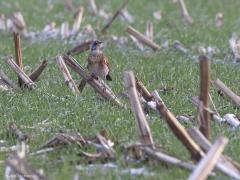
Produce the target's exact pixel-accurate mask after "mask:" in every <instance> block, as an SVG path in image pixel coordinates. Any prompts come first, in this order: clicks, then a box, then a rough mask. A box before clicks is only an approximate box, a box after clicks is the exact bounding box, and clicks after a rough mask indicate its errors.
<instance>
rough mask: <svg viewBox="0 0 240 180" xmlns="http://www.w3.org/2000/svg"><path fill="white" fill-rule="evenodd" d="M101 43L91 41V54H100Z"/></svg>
mask: <svg viewBox="0 0 240 180" xmlns="http://www.w3.org/2000/svg"><path fill="white" fill-rule="evenodd" d="M102 45H103V42H101V41H99V40H96V41H93V43H92V45H91V51H92V52H101V51H102V48H103V46H102Z"/></svg>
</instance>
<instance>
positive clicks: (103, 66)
mask: <svg viewBox="0 0 240 180" xmlns="http://www.w3.org/2000/svg"><path fill="white" fill-rule="evenodd" d="M102 45H103V42H102V41H99V40H95V41H93V43H92V44H91V47H90V53H89V55H88V58H87V63H88V64H87V69H88V71H89V72H90V74H91V77H92V78H94V79H96V80H98V78H101V79H102V80H104V82H105V83H106V81H112V77H111V76H110V71H109V61H108V58H107V56H105V54H104V52H103V46H102ZM85 84H86V81H84V80H82V81H81V83H80V84H79V86H78V89H79V91H80V92H81V91H82V89H83V88H84V86H85Z"/></svg>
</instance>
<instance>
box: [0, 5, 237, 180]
mask: <svg viewBox="0 0 240 180" xmlns="http://www.w3.org/2000/svg"><path fill="white" fill-rule="evenodd" d="M52 2H53V8H52V9H51V10H48V8H46V7H47V1H46V0H45V1H35V0H28V1H26V0H19V1H15V0H8V1H1V2H0V7H3V8H1V12H2V13H5V14H10V13H12V12H14V11H16V10H17V9H18V10H20V11H21V12H22V14H23V16H24V18H25V21H26V23H27V25H28V29H29V30H30V31H40V30H41V29H42V28H43V26H44V25H45V24H46V23H47V22H50V21H55V22H56V23H57V25H59V24H60V23H61V22H63V21H69V22H70V23H71V22H72V14H71V13H70V12H67V11H66V10H64V6H63V3H61V2H59V1H58V0H52ZM74 4H75V5H76V6H78V5H82V6H86V4H85V3H83V2H79V1H74ZM120 4H121V3H120V2H119V1H108V2H105V1H104V0H101V1H97V5H98V6H100V7H103V8H104V9H105V10H106V11H107V12H111V13H113V12H114V11H115V9H117V8H118V7H119V6H120ZM186 4H187V6H188V8H189V13H190V14H191V15H192V17H193V19H194V21H195V24H194V25H193V26H187V25H186V24H184V23H183V22H182V19H181V17H180V15H179V14H180V12H179V8H178V5H177V4H173V3H172V1H169V0H162V1H147V0H142V1H131V2H130V3H129V7H128V9H129V11H130V13H132V15H133V16H134V18H135V22H134V23H133V24H132V26H134V27H135V28H136V29H138V30H139V31H141V32H144V31H145V23H146V21H147V20H149V19H150V20H152V21H153V24H154V34H155V41H156V42H157V43H158V44H162V43H164V42H165V41H166V40H168V41H169V44H170V47H169V48H168V49H167V50H163V51H160V52H151V51H148V52H145V53H143V52H140V51H138V50H137V48H136V47H135V45H134V44H133V43H132V42H131V40H129V43H128V44H127V47H126V48H124V49H120V48H118V46H116V45H115V44H114V43H112V42H111V41H110V36H108V35H110V34H114V35H118V36H127V34H126V32H125V29H126V25H125V24H124V23H123V22H122V21H121V20H119V19H117V20H116V21H115V22H114V23H113V24H112V26H111V27H110V29H109V30H108V34H107V35H105V36H103V37H101V39H103V40H104V41H106V42H108V43H107V45H106V48H105V53H106V55H107V56H108V57H109V59H110V66H111V72H112V77H113V79H114V81H113V82H111V83H109V85H110V86H111V87H112V88H113V90H114V91H115V92H116V93H121V92H123V91H124V87H123V80H122V79H123V78H122V75H123V71H124V70H133V71H134V73H135V74H137V75H138V77H139V78H141V79H142V80H143V82H144V83H145V85H146V86H147V87H149V89H150V90H154V89H157V90H158V91H159V92H160V96H161V97H162V99H163V100H164V102H165V103H166V105H167V106H168V107H169V108H170V110H171V111H172V112H173V113H174V114H176V115H181V114H184V113H187V114H190V115H196V113H197V112H196V108H195V107H193V106H192V104H191V103H190V102H189V97H191V96H194V95H198V94H199V66H198V63H196V62H193V61H192V60H190V59H189V58H188V57H186V56H184V55H182V54H180V53H179V52H177V51H176V50H174V49H173V48H172V44H173V42H174V40H179V41H181V42H182V43H183V44H185V46H186V47H187V48H189V49H191V48H192V47H193V46H198V45H203V46H214V47H217V48H218V49H219V53H218V54H216V55H214V56H213V58H212V59H224V58H225V56H226V54H230V50H229V44H228V39H229V38H230V35H231V33H232V32H237V33H238V30H239V28H240V20H239V13H238V12H239V8H240V1H237V0H212V1H208V0H202V1H190V0H186ZM9 5H11V6H9ZM158 9H160V10H161V11H162V16H163V18H162V20H161V21H160V22H157V21H156V20H155V19H154V18H153V15H152V14H153V11H155V10H158ZM218 12H222V13H223V15H224V25H223V27H222V28H220V29H216V28H215V26H214V19H215V14H216V13H218ZM87 24H92V26H93V27H94V29H95V30H96V31H97V32H98V33H99V30H100V28H101V27H103V25H104V24H105V22H104V21H103V20H102V19H101V18H98V17H97V18H96V17H93V16H91V15H90V14H88V12H87V10H86V8H85V14H84V18H83V22H82V27H83V26H84V25H87ZM99 37H100V34H99ZM70 47H71V46H70V45H67V44H64V43H62V41H61V40H58V39H57V40H49V41H47V42H44V43H43V42H41V43H31V42H29V41H24V40H23V41H22V49H23V63H24V66H28V69H27V72H30V70H31V69H33V68H34V67H35V66H36V65H37V64H39V62H40V61H41V60H42V59H45V58H47V59H49V58H50V57H55V56H56V55H57V54H59V53H63V52H64V51H66V50H67V49H69V48H70ZM193 52H194V53H195V54H196V55H198V54H197V51H196V50H194V49H193ZM87 53H88V52H86V53H83V54H80V55H78V56H77V57H76V58H77V59H78V60H79V62H80V63H81V64H83V65H84V64H86V62H85V59H86V57H87ZM5 55H14V49H13V41H12V36H11V35H10V34H7V33H0V57H3V56H5ZM229 61H231V59H229ZM0 67H1V68H2V69H4V71H5V72H6V73H7V74H8V75H9V76H10V77H11V78H12V79H14V80H17V79H16V75H15V74H14V72H13V71H12V70H11V69H10V68H9V67H8V66H7V65H6V64H5V63H4V59H1V61H0ZM239 73H240V70H239V65H236V64H231V63H230V64H212V65H211V77H212V79H213V80H214V79H216V78H219V79H221V80H222V81H223V82H224V83H226V85H228V86H229V87H230V88H231V89H232V90H233V91H234V92H236V93H237V94H240V85H239V82H240V76H239ZM71 74H72V75H73V78H74V79H75V80H76V81H77V82H79V81H80V78H79V77H78V76H77V75H76V74H75V73H74V72H72V71H71ZM164 88H167V89H170V90H169V91H167V93H163V92H162V91H161V90H162V89H164ZM211 94H212V96H213V100H214V102H215V104H216V106H217V109H218V110H219V112H220V113H221V115H224V114H225V113H234V114H237V115H240V111H239V109H235V108H234V107H233V105H232V103H231V102H230V101H229V99H228V98H224V99H223V98H221V97H219V96H218V95H217V93H216V89H214V88H213V87H211ZM122 101H123V102H125V103H127V105H128V107H129V108H128V110H124V109H120V108H118V107H116V106H113V105H112V104H111V103H109V102H107V101H105V100H103V99H101V98H99V96H98V95H97V94H96V93H95V92H94V91H93V90H92V89H91V88H90V87H89V86H87V87H86V89H84V92H83V93H82V94H81V95H80V96H79V97H77V98H76V97H75V96H74V95H73V94H72V92H71V91H70V90H69V89H68V87H67V86H66V85H65V84H64V80H63V76H62V74H61V72H60V71H59V70H58V67H57V65H56V63H55V62H53V61H51V62H50V63H49V66H48V67H47V69H46V70H45V71H44V73H43V74H42V76H41V78H40V81H38V82H37V88H36V90H34V91H28V90H24V91H18V92H17V93H9V92H4V91H0V129H1V130H0V134H1V139H4V140H6V141H7V145H9V146H10V145H14V144H15V143H16V140H15V139H14V138H11V137H8V136H7V135H6V129H7V127H8V124H9V122H12V121H13V122H15V123H16V124H17V125H18V126H20V127H21V129H22V131H24V132H26V133H28V134H30V136H31V137H32V138H31V140H30V143H29V146H30V151H34V150H35V149H36V148H38V147H39V146H40V145H41V144H43V143H44V142H46V141H47V140H48V139H50V138H51V137H52V136H54V134H55V133H56V132H59V130H64V131H71V132H80V133H81V134H83V135H95V134H96V133H97V132H99V131H100V130H101V129H102V128H105V129H106V130H107V131H108V133H109V135H110V137H111V139H113V141H117V142H119V143H120V144H121V145H124V144H128V143H131V142H136V141H138V136H137V131H136V125H135V120H134V116H133V114H132V112H131V109H130V105H129V102H128V100H127V99H122ZM46 119H48V122H50V125H48V126H45V127H44V131H43V130H41V128H36V129H29V128H27V127H29V126H33V125H34V124H37V123H39V122H41V121H43V120H46ZM147 119H148V122H149V124H150V127H151V130H152V133H153V138H154V141H155V142H156V143H157V144H161V145H162V149H163V150H164V151H166V152H169V153H170V154H173V155H174V156H176V157H181V159H185V160H187V159H189V154H188V152H187V150H186V149H185V148H184V147H183V146H182V144H181V143H180V142H179V141H178V140H177V139H176V138H175V136H174V135H173V133H172V132H171V130H169V128H168V126H167V124H166V123H165V122H164V120H163V119H160V118H159V117H158V116H157V114H155V113H154V112H150V114H149V117H148V118H147ZM183 125H184V126H186V127H190V126H194V125H196V122H193V123H190V124H183ZM219 135H224V136H226V137H228V138H229V143H228V145H227V147H226V149H225V150H224V152H225V154H227V155H230V156H231V157H232V158H233V159H235V160H237V161H240V156H239V154H240V138H239V137H240V132H239V130H234V131H233V130H232V129H231V128H230V127H229V126H227V125H219V124H217V123H214V122H211V141H214V140H215V139H216V138H217V137H218V136H219ZM120 149H121V148H120V147H119V146H117V147H116V150H117V154H118V158H117V161H116V163H117V164H118V165H119V166H120V168H121V169H124V168H128V167H142V166H144V167H146V168H147V169H148V170H149V171H151V172H154V173H155V175H154V176H153V177H149V178H150V179H186V177H188V175H189V172H188V171H185V170H181V169H179V168H176V167H171V166H168V167H166V166H164V165H162V164H159V165H150V164H145V163H140V164H137V163H136V164H135V163H133V164H131V165H129V166H126V165H125V164H124V163H123V160H122V154H121V150H120ZM78 153H79V151H78V148H71V147H70V148H65V149H63V150H60V151H57V152H53V153H49V154H46V155H45V156H34V157H28V160H29V163H30V164H32V165H33V166H35V167H36V168H39V169H40V168H42V169H44V172H45V174H46V176H47V177H48V179H71V178H72V177H73V175H74V173H75V165H73V164H77V163H80V164H83V165H84V164H85V161H84V160H83V159H82V158H81V157H79V156H77V154H78ZM7 155H8V154H0V160H5V159H6V157H7ZM3 174H4V164H0V176H1V177H3ZM80 177H83V178H93V179H116V178H119V177H121V178H122V179H133V178H134V177H132V176H130V175H129V174H127V175H120V174H119V171H116V170H114V171H106V172H102V171H94V172H93V173H92V174H89V173H88V172H84V171H83V172H82V171H80ZM138 178H140V179H144V178H146V177H144V176H140V177H138ZM216 179H227V178H225V177H223V176H221V175H220V176H218V177H217V178H216Z"/></svg>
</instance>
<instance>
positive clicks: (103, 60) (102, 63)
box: [100, 54, 109, 66]
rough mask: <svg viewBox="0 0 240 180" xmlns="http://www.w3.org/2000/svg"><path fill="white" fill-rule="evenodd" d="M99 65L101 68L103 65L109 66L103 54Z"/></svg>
mask: <svg viewBox="0 0 240 180" xmlns="http://www.w3.org/2000/svg"><path fill="white" fill-rule="evenodd" d="M100 64H101V65H102V66H104V65H107V66H109V61H108V58H107V57H106V56H104V55H103V54H102V57H101V58H100Z"/></svg>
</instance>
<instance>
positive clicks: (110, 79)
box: [106, 73, 112, 81]
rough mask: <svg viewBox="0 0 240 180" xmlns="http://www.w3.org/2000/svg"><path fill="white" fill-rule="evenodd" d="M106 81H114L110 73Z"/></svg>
mask: <svg viewBox="0 0 240 180" xmlns="http://www.w3.org/2000/svg"><path fill="white" fill-rule="evenodd" d="M106 80H108V81H112V78H111V76H110V74H109V73H108V74H107V76H106Z"/></svg>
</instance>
